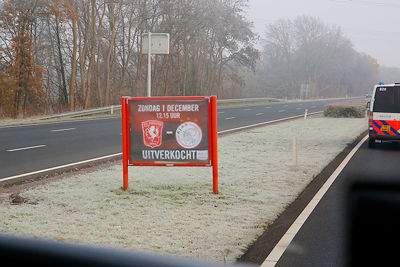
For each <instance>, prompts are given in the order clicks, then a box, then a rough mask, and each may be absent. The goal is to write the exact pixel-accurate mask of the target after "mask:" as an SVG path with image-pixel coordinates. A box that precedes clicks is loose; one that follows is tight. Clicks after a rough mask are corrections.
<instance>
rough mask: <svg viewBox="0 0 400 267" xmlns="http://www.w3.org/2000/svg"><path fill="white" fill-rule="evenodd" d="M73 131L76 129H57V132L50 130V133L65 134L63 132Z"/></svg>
mask: <svg viewBox="0 0 400 267" xmlns="http://www.w3.org/2000/svg"><path fill="white" fill-rule="evenodd" d="M73 130H76V128H66V129H57V130H51V132H65V131H73Z"/></svg>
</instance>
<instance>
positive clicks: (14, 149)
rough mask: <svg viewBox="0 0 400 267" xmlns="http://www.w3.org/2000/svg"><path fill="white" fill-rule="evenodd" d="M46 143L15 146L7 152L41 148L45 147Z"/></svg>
mask: <svg viewBox="0 0 400 267" xmlns="http://www.w3.org/2000/svg"><path fill="white" fill-rule="evenodd" d="M44 146H46V145H37V146H28V147H21V148H13V149H8V150H7V152H15V151H20V150H28V149H34V148H39V147H44Z"/></svg>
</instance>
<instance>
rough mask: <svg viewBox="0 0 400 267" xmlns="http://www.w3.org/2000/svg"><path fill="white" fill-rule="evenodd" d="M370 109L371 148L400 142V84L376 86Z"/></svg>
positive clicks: (369, 143)
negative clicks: (378, 144)
mask: <svg viewBox="0 0 400 267" xmlns="http://www.w3.org/2000/svg"><path fill="white" fill-rule="evenodd" d="M368 104H369V105H367V108H368V107H369V113H368V119H369V123H368V124H369V125H368V126H369V142H368V146H369V147H374V146H375V143H381V142H382V141H386V140H387V141H400V83H394V84H383V83H380V84H378V85H375V87H374V91H373V92H372V97H371V102H370V103H368Z"/></svg>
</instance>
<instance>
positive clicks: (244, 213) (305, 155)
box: [0, 117, 367, 262]
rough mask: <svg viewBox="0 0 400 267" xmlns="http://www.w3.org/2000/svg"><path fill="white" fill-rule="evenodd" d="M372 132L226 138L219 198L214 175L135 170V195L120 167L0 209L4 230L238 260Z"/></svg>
mask: <svg viewBox="0 0 400 267" xmlns="http://www.w3.org/2000/svg"><path fill="white" fill-rule="evenodd" d="M366 127H367V121H366V119H365V118H364V119H334V118H322V117H320V118H311V119H308V120H303V119H300V120H295V121H290V122H284V123H279V124H275V125H270V126H266V127H262V128H256V129H253V130H249V131H247V132H241V133H236V134H231V135H227V136H224V137H221V138H220V139H219V162H220V166H219V189H220V194H218V195H214V194H212V173H211V168H166V167H130V169H129V172H130V173H129V179H130V181H129V182H130V184H129V186H130V187H129V189H128V190H127V191H122V190H121V186H122V166H120V165H115V166H112V167H108V168H106V169H103V170H100V171H95V172H91V173H87V174H82V175H77V176H72V177H69V178H66V179H62V180H58V181H54V182H51V183H48V184H45V185H40V186H38V187H36V188H34V189H30V190H27V191H25V192H23V193H22V194H21V196H22V197H24V198H26V199H25V203H23V204H21V205H10V203H9V202H8V201H3V202H2V203H0V214H1V219H0V232H6V233H10V232H11V233H15V234H18V235H27V236H35V237H40V238H46V239H53V240H54V239H56V240H65V241H68V242H76V243H83V244H92V245H98V246H107V247H118V248H124V249H134V250H143V251H152V252H156V253H163V254H172V255H179V256H185V257H193V258H201V259H207V260H216V261H224V260H227V261H228V262H233V261H235V259H236V258H237V257H239V256H241V255H242V254H243V253H244V251H245V250H246V248H247V247H248V246H249V244H251V243H252V242H253V241H254V240H255V239H256V238H257V237H258V236H260V235H261V234H262V232H263V231H264V230H265V228H266V227H268V225H269V224H271V223H272V222H273V221H274V220H275V219H276V218H277V216H278V215H279V214H280V213H282V211H284V209H285V207H286V206H287V205H289V204H290V203H291V202H292V201H293V200H294V199H295V198H296V196H297V195H298V194H299V193H300V192H301V191H302V190H303V189H304V188H305V186H306V185H307V184H308V183H309V182H310V181H311V180H312V179H313V177H315V176H316V175H317V174H318V173H319V172H320V171H321V170H322V169H323V168H324V167H325V166H326V165H327V164H328V163H329V162H330V161H331V160H332V159H333V158H334V157H335V156H336V155H337V154H338V153H339V152H340V151H341V150H342V149H343V148H344V147H345V146H346V145H347V144H348V143H351V142H352V141H353V140H354V139H355V138H356V137H357V136H358V135H359V134H360V133H361V132H362V131H364V130H365V129H366ZM294 135H295V136H296V137H297V144H298V165H297V166H292V151H291V148H292V144H291V142H292V138H293V136H294Z"/></svg>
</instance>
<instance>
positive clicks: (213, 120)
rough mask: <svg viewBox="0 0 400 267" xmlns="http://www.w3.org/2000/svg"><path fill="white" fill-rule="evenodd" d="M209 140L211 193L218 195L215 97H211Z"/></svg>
mask: <svg viewBox="0 0 400 267" xmlns="http://www.w3.org/2000/svg"><path fill="white" fill-rule="evenodd" d="M211 128H212V131H211V140H212V166H213V192H214V194H218V122H217V97H216V96H211Z"/></svg>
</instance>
